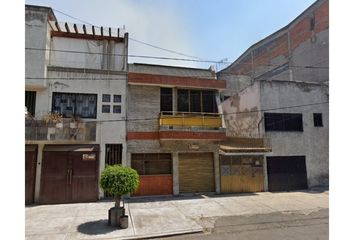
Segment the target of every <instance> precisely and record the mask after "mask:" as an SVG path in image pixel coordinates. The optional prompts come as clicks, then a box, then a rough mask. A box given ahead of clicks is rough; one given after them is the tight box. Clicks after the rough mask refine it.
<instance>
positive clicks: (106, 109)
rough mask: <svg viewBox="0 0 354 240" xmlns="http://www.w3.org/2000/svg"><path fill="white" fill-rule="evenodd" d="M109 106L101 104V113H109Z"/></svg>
mask: <svg viewBox="0 0 354 240" xmlns="http://www.w3.org/2000/svg"><path fill="white" fill-rule="evenodd" d="M110 112H111V106H110V105H102V113H110Z"/></svg>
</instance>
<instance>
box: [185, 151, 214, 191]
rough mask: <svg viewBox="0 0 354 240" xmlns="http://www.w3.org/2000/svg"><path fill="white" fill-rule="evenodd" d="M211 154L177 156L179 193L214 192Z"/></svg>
mask: <svg viewBox="0 0 354 240" xmlns="http://www.w3.org/2000/svg"><path fill="white" fill-rule="evenodd" d="M214 176H215V175H214V158H213V153H183V154H179V191H180V192H181V193H193V192H214V191H215V177H214Z"/></svg>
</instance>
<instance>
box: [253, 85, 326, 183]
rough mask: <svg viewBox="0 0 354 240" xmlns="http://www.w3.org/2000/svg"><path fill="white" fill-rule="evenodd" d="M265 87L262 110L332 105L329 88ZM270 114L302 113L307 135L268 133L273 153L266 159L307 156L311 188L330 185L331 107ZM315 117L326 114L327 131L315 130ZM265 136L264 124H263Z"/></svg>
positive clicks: (298, 133)
mask: <svg viewBox="0 0 354 240" xmlns="http://www.w3.org/2000/svg"><path fill="white" fill-rule="evenodd" d="M260 83H261V87H260V89H261V107H262V109H264V110H265V109H273V108H281V107H286V106H298V105H307V104H310V103H321V102H328V100H329V96H328V87H327V86H324V85H320V84H304V83H294V82H279V81H273V82H267V81H262V82H260ZM266 112H283V113H302V114H303V130H304V131H303V132H265V136H266V137H267V138H270V139H271V144H272V152H271V153H267V154H266V156H291V155H305V156H306V167H307V175H308V185H309V187H313V186H317V185H328V184H329V182H328V176H329V165H328V164H329V163H328V159H329V154H328V149H329V144H328V142H329V140H328V136H329V135H328V129H329V122H328V120H329V119H328V116H329V115H328V113H329V109H328V104H319V105H312V106H304V107H296V108H287V109H279V110H270V111H266ZM313 113H322V117H323V127H314V123H313ZM261 126H262V132H264V121H262V124H261Z"/></svg>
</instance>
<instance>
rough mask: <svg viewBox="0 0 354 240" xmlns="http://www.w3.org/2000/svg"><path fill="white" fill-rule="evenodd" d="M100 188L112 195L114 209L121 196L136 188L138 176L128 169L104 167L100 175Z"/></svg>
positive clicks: (117, 206) (118, 166) (118, 203)
mask: <svg viewBox="0 0 354 240" xmlns="http://www.w3.org/2000/svg"><path fill="white" fill-rule="evenodd" d="M100 186H101V188H103V190H104V191H106V192H107V193H108V194H111V195H114V198H115V207H116V208H119V207H120V200H121V197H122V195H124V194H127V193H131V192H134V191H135V190H136V189H137V188H138V186H139V175H138V173H137V171H135V170H134V169H132V168H130V167H122V166H120V165H113V166H106V168H105V169H104V170H103V172H102V174H101V179H100Z"/></svg>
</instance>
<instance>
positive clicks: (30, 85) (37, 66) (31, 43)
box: [25, 6, 50, 90]
mask: <svg viewBox="0 0 354 240" xmlns="http://www.w3.org/2000/svg"><path fill="white" fill-rule="evenodd" d="M49 17H50V10H49V9H48V8H32V7H27V6H26V11H25V46H26V48H33V49H26V50H25V76H26V81H25V83H26V85H25V86H26V90H38V89H43V88H44V87H46V81H45V80H44V79H43V78H44V77H45V76H46V66H47V62H48V54H49V52H48V51H45V49H47V47H48V42H49V38H48V33H49V31H48V28H49V25H48V18H49ZM34 49H39V50H34ZM29 78H31V79H29ZM32 78H34V79H32ZM35 78H38V79H35Z"/></svg>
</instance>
